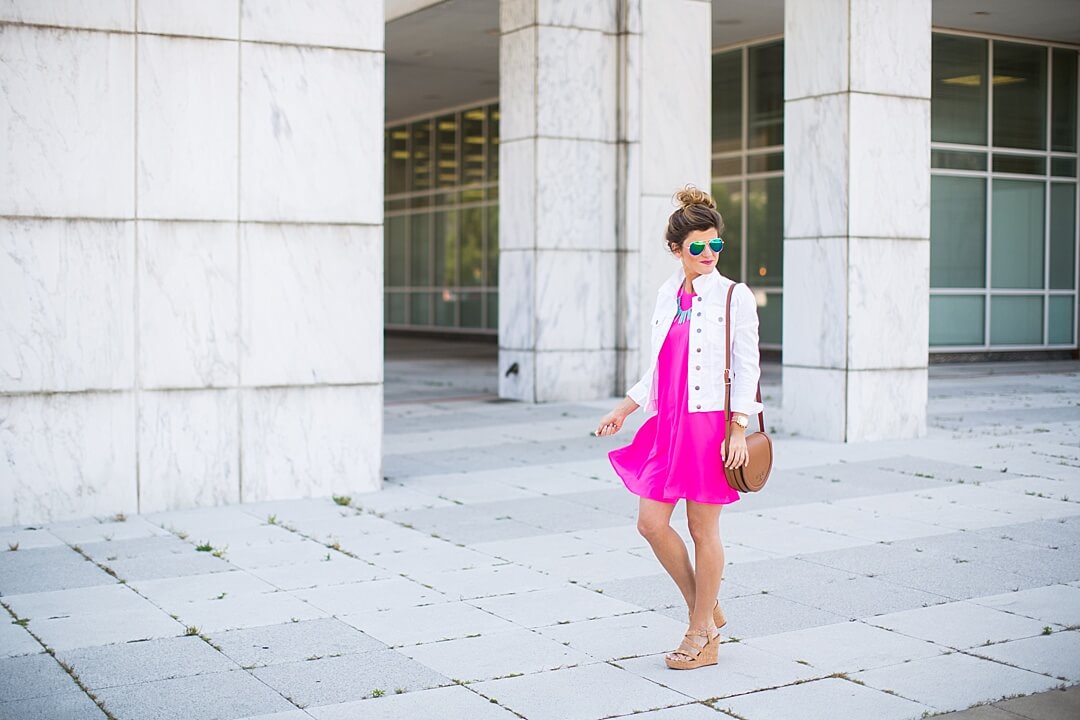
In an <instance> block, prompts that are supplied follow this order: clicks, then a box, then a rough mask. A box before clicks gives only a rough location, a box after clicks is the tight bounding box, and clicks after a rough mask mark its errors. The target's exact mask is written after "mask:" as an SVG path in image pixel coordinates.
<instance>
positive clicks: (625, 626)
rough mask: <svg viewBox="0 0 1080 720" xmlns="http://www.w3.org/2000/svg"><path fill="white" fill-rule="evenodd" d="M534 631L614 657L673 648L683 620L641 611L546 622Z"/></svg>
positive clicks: (595, 654)
mask: <svg viewBox="0 0 1080 720" xmlns="http://www.w3.org/2000/svg"><path fill="white" fill-rule="evenodd" d="M536 631H537V632H538V633H540V634H541V635H544V636H546V637H549V638H551V639H552V640H555V641H556V642H560V643H563V644H564V645H566V646H567V647H570V648H573V649H575V650H580V651H582V652H584V653H587V654H588V655H590V656H591V657H593V658H595V659H596V660H618V659H619V658H630V657H638V656H640V655H655V654H656V653H660V652H667V651H669V650H673V649H674V648H676V647H678V645H679V643H680V642H681V641H682V636H683V633H685V632H686V623H685V622H680V621H678V620H675V619H673V618H670V617H668V616H666V615H663V614H661V613H656V612H650V611H645V612H638V613H633V614H631V615H619V616H616V617H609V618H599V619H596V620H583V621H581V622H572V623H561V624H558V625H548V626H545V627H541V628H537V630H536Z"/></svg>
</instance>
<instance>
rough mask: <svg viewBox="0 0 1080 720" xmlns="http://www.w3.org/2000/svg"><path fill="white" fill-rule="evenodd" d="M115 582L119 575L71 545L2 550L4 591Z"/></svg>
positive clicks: (0, 577) (0, 570)
mask: <svg viewBox="0 0 1080 720" xmlns="http://www.w3.org/2000/svg"><path fill="white" fill-rule="evenodd" d="M115 583H116V578H114V577H112V576H111V575H109V574H108V573H106V572H104V571H102V570H101V568H99V567H98V566H97V565H94V563H92V562H90V561H88V560H87V559H86V558H84V557H83V556H82V555H80V554H79V553H77V552H75V551H74V550H72V549H71V548H69V547H67V546H63V547H45V548H39V549H30V550H16V551H14V552H12V551H10V550H8V551H6V552H0V595H20V594H25V593H35V592H47V591H50V590H66V589H68V588H79V587H89V586H91V585H112V584H115Z"/></svg>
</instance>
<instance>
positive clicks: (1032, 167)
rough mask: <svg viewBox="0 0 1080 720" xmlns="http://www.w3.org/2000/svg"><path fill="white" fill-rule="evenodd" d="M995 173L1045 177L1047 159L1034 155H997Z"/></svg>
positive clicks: (995, 157)
mask: <svg viewBox="0 0 1080 720" xmlns="http://www.w3.org/2000/svg"><path fill="white" fill-rule="evenodd" d="M994 172H996V173H1020V174H1023V175H1045V174H1046V158H1045V157H1036V156H1034V155H1002V154H1000V153H995V154H994Z"/></svg>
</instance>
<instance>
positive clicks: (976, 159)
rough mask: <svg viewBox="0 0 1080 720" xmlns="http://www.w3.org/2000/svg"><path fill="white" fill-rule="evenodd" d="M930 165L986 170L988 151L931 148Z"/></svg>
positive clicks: (955, 168)
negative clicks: (975, 151) (976, 151)
mask: <svg viewBox="0 0 1080 720" xmlns="http://www.w3.org/2000/svg"><path fill="white" fill-rule="evenodd" d="M930 166H931V167H935V168H941V169H943V170H985V169H986V153H973V152H958V151H955V150H931V151H930Z"/></svg>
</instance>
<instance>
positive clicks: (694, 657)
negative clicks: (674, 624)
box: [664, 630, 720, 670]
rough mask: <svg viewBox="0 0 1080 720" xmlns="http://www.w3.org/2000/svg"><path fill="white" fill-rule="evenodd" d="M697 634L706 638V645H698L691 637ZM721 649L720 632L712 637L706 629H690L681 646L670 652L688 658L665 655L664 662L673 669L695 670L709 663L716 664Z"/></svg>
mask: <svg viewBox="0 0 1080 720" xmlns="http://www.w3.org/2000/svg"><path fill="white" fill-rule="evenodd" d="M696 635H700V636H702V637H704V638H706V640H705V644H704V645H697V644H695V643H694V642H693V641H692V640H691V639H690V638H691V636H696ZM719 649H720V633H719V632H717V633H716V634H715V635H712V636H711V637H710V635H709V633H708V631H706V630H689V631H687V633H686V635H684V636H683V641H682V643H680V645H679V648H678V649H677V650H674V651H673V652H672V653H670V654H672V655H682V656H683V657H685V658H686V659H685V660H673V659H671V658H670V657H665V658H664V662H665V663H667V666H668V667H669V668H671V669H672V670H694V669H696V668H700V667H706V666H708V665H716V663H717V661H718V657H717V656H718V653H719Z"/></svg>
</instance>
